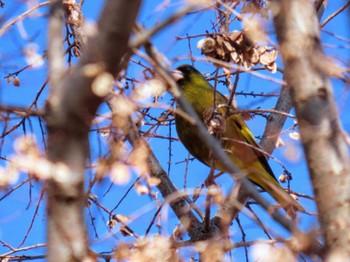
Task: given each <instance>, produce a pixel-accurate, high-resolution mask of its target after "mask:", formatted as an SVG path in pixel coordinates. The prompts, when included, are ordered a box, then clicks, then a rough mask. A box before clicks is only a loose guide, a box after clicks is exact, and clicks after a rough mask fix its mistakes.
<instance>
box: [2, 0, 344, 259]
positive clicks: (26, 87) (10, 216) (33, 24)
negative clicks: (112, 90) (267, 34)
mask: <svg viewBox="0 0 350 262" xmlns="http://www.w3.org/2000/svg"><path fill="white" fill-rule="evenodd" d="M345 2H346V1H345V0H339V1H329V5H328V7H327V10H326V12H325V14H324V15H323V18H322V20H324V19H325V18H326V17H328V16H329V15H330V14H332V13H333V12H334V11H335V10H337V9H338V8H339V7H341V6H342V5H343V4H344V3H345ZM163 3H165V1H159V0H156V1H155V0H148V1H144V3H143V6H142V9H141V13H140V15H139V18H138V22H139V23H140V24H141V25H143V26H144V27H145V28H152V26H154V25H155V24H157V23H159V22H161V21H162V20H163V19H165V18H166V17H168V16H169V15H171V14H173V13H174V12H175V11H176V10H178V9H179V8H180V7H181V5H182V4H183V1H170V4H169V5H168V6H166V8H160V6H161V4H163ZM102 4H103V1H91V0H86V1H85V5H84V9H83V12H84V15H85V16H86V18H87V21H88V22H92V21H95V20H96V18H97V17H98V15H99V11H100V9H101V7H102ZM27 9H28V6H27V5H26V4H25V3H22V2H20V1H13V2H8V1H6V8H5V9H3V10H1V13H0V18H2V19H0V28H1V27H2V26H3V25H4V24H5V23H6V22H7V21H9V20H11V19H12V18H14V17H16V16H18V15H19V14H21V13H23V12H24V11H25V10H27ZM47 12H48V9H47V7H42V8H40V9H39V10H38V11H37V12H35V16H33V17H30V18H26V19H24V20H23V23H22V25H14V26H12V27H11V28H10V29H9V30H8V31H7V32H6V33H5V34H4V35H3V36H1V44H0V70H1V71H0V72H1V77H0V102H1V104H2V105H10V106H22V107H28V106H29V105H30V104H31V102H32V101H33V99H34V97H35V96H36V94H37V92H38V89H39V88H40V87H41V86H42V85H43V83H44V82H45V80H46V77H47V71H46V69H47V63H46V62H45V64H44V65H43V66H42V67H40V68H36V69H28V70H25V71H23V72H21V73H20V74H18V78H19V80H20V83H21V84H20V86H19V87H15V86H13V85H12V83H7V82H6V79H5V77H7V76H9V74H11V73H13V72H16V71H17V70H19V69H21V68H22V67H24V66H26V65H27V62H26V60H25V59H24V56H23V53H24V51H25V49H26V48H27V47H28V44H32V43H35V44H36V45H37V48H38V50H37V53H38V54H43V52H44V50H45V49H46V44H47V19H46V16H45V15H46V14H47ZM346 15H347V16H346ZM322 20H321V21H322ZM213 21H215V16H214V13H213V11H212V10H209V11H206V12H201V13H196V14H192V15H187V16H185V17H184V18H183V19H181V20H179V21H177V22H176V23H175V24H173V25H171V26H168V27H167V28H165V29H164V30H163V31H161V32H160V33H158V34H157V35H156V36H154V37H153V38H152V42H153V44H154V45H155V47H156V48H157V49H158V50H159V51H160V52H161V53H163V54H164V55H165V56H166V57H167V58H168V60H169V61H170V62H171V63H172V66H173V68H175V67H176V66H178V65H180V64H183V63H190V60H189V59H188V55H189V43H188V41H187V40H177V39H176V36H186V34H188V35H190V36H194V35H199V34H204V33H205V32H206V31H209V32H213V29H212V23H213ZM349 24H350V21H349V10H348V12H344V13H343V14H342V15H340V16H338V17H336V18H335V19H333V20H332V21H331V22H329V23H328V24H327V25H326V26H325V27H324V28H323V29H324V30H325V32H322V42H323V44H324V50H325V52H326V53H327V54H328V55H330V56H332V57H333V58H335V59H336V60H339V61H340V63H344V64H347V65H349V58H350V54H349V53H350V52H349V48H350V30H349ZM270 28H271V27H270ZM231 29H232V30H240V29H241V26H240V25H239V24H238V23H234V24H233V26H232V28H231ZM326 31H327V32H326ZM331 34H335V35H337V36H341V37H342V38H345V39H346V41H344V40H342V39H338V38H337V37H334V36H333V35H331ZM272 38H274V36H272ZM199 39H200V38H193V39H191V40H190V46H191V50H192V52H193V55H194V56H195V57H201V58H203V56H202V55H201V54H200V51H199V50H197V49H196V43H197V41H198V40H199ZM134 59H135V60H139V59H140V58H138V57H134ZM320 63H322V61H320ZM195 65H196V67H197V68H198V69H199V70H200V71H202V72H203V73H212V72H213V71H214V67H213V66H212V65H211V64H210V63H208V62H201V61H199V62H196V63H195ZM141 70H142V68H141V67H139V66H137V65H135V64H133V63H131V65H130V68H129V69H128V76H129V77H134V78H136V79H137V80H140V81H142V80H143V76H142V71H141ZM264 74H265V75H269V76H272V77H275V78H278V79H281V74H279V73H277V74H275V75H271V74H269V73H267V72H264ZM332 84H333V87H334V94H335V98H336V101H337V103H338V106H339V114H340V117H341V121H342V123H343V126H344V129H345V130H346V131H347V132H349V131H350V118H349V117H348V116H347V114H348V113H347V112H349V111H350V102H349V101H350V100H349V86H346V85H345V84H344V83H343V82H341V81H340V80H335V79H333V80H332ZM48 88H49V87H48V86H47V87H46V88H44V91H43V93H42V95H41V96H40V97H39V100H38V103H37V105H38V107H39V108H42V107H43V105H44V103H45V98H46V96H47V93H48ZM219 88H220V91H222V92H223V93H227V90H225V88H224V87H223V86H219ZM237 91H244V92H251V91H254V92H255V93H261V92H263V93H274V94H278V91H279V85H278V84H276V83H272V82H270V81H266V80H262V79H259V78H257V77H254V76H251V75H249V74H245V75H244V76H242V77H241V79H240V82H239V85H238V89H237ZM170 98H171V97H170V95H169V94H166V95H164V97H163V99H162V100H161V103H164V104H168V103H169V100H170ZM237 99H238V104H239V106H240V107H241V108H247V109H255V108H257V107H261V108H267V109H269V108H271V107H273V106H274V103H275V101H276V98H266V99H265V98H261V97H257V98H252V97H246V96H238V98H237ZM106 110H107V108H106V106H104V105H102V106H101V108H100V110H99V112H100V113H104V112H106ZM163 111H164V110H162V109H152V113H153V114H154V115H155V116H158V115H160V114H161V113H162V112H163ZM292 113H293V114H294V112H292ZM18 121H19V119H13V120H11V121H9V122H8V123H9V125H10V126H11V125H14V124H15V123H17V122H18ZM25 123H26V125H25V131H26V132H28V133H34V134H35V135H36V138H37V141H38V142H39V143H41V141H42V139H43V137H42V135H41V128H40V125H39V123H38V121H37V119H36V118H32V119H30V120H26V122H25ZM248 125H249V127H250V128H251V130H252V131H253V133H254V134H255V135H256V136H260V135H261V134H262V132H263V130H264V127H265V119H264V118H262V117H259V116H256V117H255V118H254V119H252V120H251V121H249V122H248ZM292 125H293V120H288V121H287V123H286V125H285V128H284V129H285V130H287V129H288V128H289V127H291V126H292ZM4 128H5V126H4V123H3V122H0V129H1V130H3V129H4ZM147 128H148V127H144V130H146V129H147ZM170 132H171V135H172V136H173V137H177V134H176V131H175V128H174V126H172V128H171V130H170V129H169V127H168V126H164V127H160V128H159V129H158V130H157V134H159V135H168V134H169V133H170ZM23 133H24V128H23V125H22V126H20V127H19V128H18V129H17V130H15V131H14V132H13V133H12V134H10V135H9V136H8V137H6V139H4V140H3V146H2V149H1V157H4V158H8V157H9V156H10V155H11V154H13V149H12V143H13V141H14V139H15V138H16V137H17V136H19V135H23ZM281 137H282V139H283V140H284V141H285V143H286V146H285V147H282V148H278V149H276V150H275V152H274V156H275V157H276V158H277V159H279V160H280V161H281V162H283V164H284V165H285V166H287V168H288V170H289V171H291V172H292V174H293V178H294V180H293V181H292V189H293V190H296V191H299V192H301V193H305V194H312V193H311V185H310V181H309V177H308V171H307V167H306V164H305V161H304V160H303V152H302V148H301V146H300V144H299V142H298V141H295V140H292V139H291V138H290V137H289V132H286V133H285V134H283V135H282V136H281ZM106 143H107V142H106V137H101V135H100V134H96V133H94V132H92V133H91V146H92V159H93V160H94V159H95V157H96V156H97V155H98V152H99V151H98V149H99V148H101V150H102V151H105V150H106V149H107V147H106ZM149 143H150V144H151V146H152V149H153V150H154V152H155V154H156V156H157V157H158V159H159V161H160V162H161V164H162V166H163V167H164V168H165V169H166V170H167V169H168V162H169V161H171V162H172V163H173V164H171V167H170V168H171V171H170V176H171V178H172V179H173V180H174V182H175V184H176V185H177V186H178V187H179V188H183V185H184V179H183V175H184V172H185V168H186V165H185V163H178V162H182V161H183V160H184V159H185V158H186V157H187V151H186V150H185V149H184V147H183V146H182V145H181V144H180V143H179V142H173V143H171V147H172V156H171V158H169V154H168V148H169V146H170V144H169V142H168V141H167V140H165V139H156V138H152V139H150V140H149ZM101 145H102V146H101ZM41 147H42V148H43V145H42V144H41ZM288 150H289V151H288ZM290 150H294V151H290ZM291 152H292V154H294V156H296V157H298V158H291V157H288V154H291ZM270 164H271V167H272V169H273V170H274V172H275V174H276V175H277V176H278V175H279V174H281V172H282V168H281V167H280V166H279V165H278V164H277V163H276V162H274V161H272V160H271V161H270ZM0 165H2V166H4V165H6V161H4V160H0ZM208 171H209V169H208V168H207V167H206V166H204V165H203V164H201V163H199V162H198V161H196V160H195V161H192V162H191V163H190V164H189V170H188V178H187V187H188V188H195V187H197V186H199V185H200V184H201V183H202V182H203V180H204V179H205V178H206V176H207V174H208ZM87 175H88V177H89V175H91V171H88V172H87ZM26 178H27V176H26V175H25V174H22V176H21V180H22V179H26ZM134 179H136V175H135V174H134V175H133V180H134ZM19 183H20V182H18V183H16V184H15V185H13V186H16V185H18V184H19ZM218 183H220V184H222V186H223V190H225V191H228V190H229V189H230V187H231V186H232V184H233V181H232V180H231V179H230V178H229V177H228V176H227V175H226V176H222V177H221V178H220V179H218ZM41 186H42V183H40V182H36V181H32V182H31V183H30V184H29V183H26V184H25V185H23V186H22V187H21V188H19V189H17V190H16V191H14V193H12V194H11V195H10V196H8V197H6V198H4V199H3V200H1V198H2V196H4V195H5V194H6V192H8V191H0V200H1V201H0V210H1V212H0V240H3V241H5V242H6V243H8V244H11V245H12V246H14V247H17V246H18V245H19V243H20V242H21V241H22V240H23V236H24V235H25V232H27V230H28V228H29V227H30V224H31V221H32V219H33V214H34V212H35V210H36V204H37V203H38V201H39V199H40V194H41ZM109 186H110V181H109V180H108V179H105V180H104V181H102V183H101V184H99V185H98V186H97V187H95V189H94V191H93V193H94V194H96V195H97V196H98V199H99V201H101V203H103V204H104V205H105V206H106V207H108V208H109V209H112V208H113V207H114V206H115V205H116V203H117V202H118V201H119V200H120V199H121V197H122V196H123V195H124V194H125V192H126V191H127V189H128V188H129V187H130V184H129V185H126V186H113V187H112V189H111V190H110V191H109V193H108V194H106V196H104V194H105V193H106V190H107V189H108V188H109ZM154 190H155V189H154ZM264 195H266V194H264ZM266 196H267V195H266ZM267 197H268V196H267ZM301 203H302V204H303V205H304V206H305V207H306V208H307V210H308V211H311V212H315V210H316V209H315V206H314V204H313V203H312V202H311V201H309V200H304V199H302V200H301ZM44 205H45V201H44V200H43V201H42V202H41V204H40V207H39V209H38V214H37V215H36V217H35V221H34V223H33V226H32V229H31V230H30V233H29V235H28V238H27V240H26V242H25V244H24V246H29V245H34V244H36V243H44V242H45V219H46V213H45V212H46V211H45V208H44ZM199 205H200V204H199ZM255 209H256V210H257V212H258V213H259V217H260V218H261V219H262V220H263V221H264V222H265V223H266V224H268V225H271V227H272V228H274V230H273V231H275V232H278V233H279V234H282V235H284V236H286V235H288V234H287V233H286V232H285V231H284V230H281V228H280V227H279V226H278V225H276V223H274V222H273V221H271V219H270V218H269V217H268V215H266V214H265V213H264V212H260V211H261V209H260V208H259V207H256V208H255ZM155 211H156V206H155V203H154V201H151V200H150V198H149V197H148V196H139V195H137V194H136V193H135V191H134V190H131V192H130V193H129V194H128V195H127V196H126V198H125V200H124V201H123V202H122V203H121V205H120V206H119V207H118V209H117V210H116V211H115V213H117V214H123V215H132V216H133V217H137V218H136V219H135V221H134V222H132V223H131V224H130V226H131V227H132V228H133V229H134V230H135V231H136V232H137V233H138V234H140V235H143V234H144V232H145V228H146V227H147V226H148V224H149V223H150V220H151V219H152V216H153V214H154V213H155ZM91 212H92V213H93V215H94V217H95V218H96V220H95V223H96V228H97V231H98V234H99V238H95V237H94V235H95V234H94V231H93V227H92V226H91V221H90V219H89V216H88V215H87V217H88V219H87V225H88V227H89V232H90V235H91V243H92V247H93V249H94V250H95V251H98V252H101V251H109V250H111V248H112V247H114V246H115V243H116V241H119V240H125V239H128V238H125V237H123V236H121V235H120V234H119V233H117V234H115V238H114V237H111V236H110V234H109V233H108V231H107V230H108V229H107V227H106V226H105V225H106V218H107V216H106V215H105V214H103V215H101V213H100V211H99V210H98V209H97V208H96V207H95V206H93V205H92V208H91ZM166 213H167V212H166V211H164V216H165V215H166ZM240 217H241V219H242V225H243V226H244V227H245V230H246V233H247V240H248V241H249V240H254V239H260V238H264V239H266V236H265V234H264V233H263V232H262V230H261V229H259V226H257V225H256V224H255V223H254V222H252V221H251V220H249V219H247V218H246V217H245V216H244V215H241V216H240ZM167 220H168V222H167V223H163V225H164V227H163V228H162V233H163V234H165V235H168V234H171V232H172V230H173V229H174V227H175V226H176V225H177V224H178V220H177V219H176V217H175V216H174V215H173V214H172V212H171V211H170V210H169V209H168V218H167ZM316 223H317V221H316V219H315V217H313V216H307V215H303V216H302V217H301V221H300V226H301V227H302V228H303V229H304V230H308V229H310V227H315V226H316ZM152 233H157V228H156V227H153V229H152ZM231 233H232V236H233V240H234V241H240V240H241V234H240V232H239V230H238V228H237V224H236V223H234V224H233V226H232V227H231ZM130 240H132V239H130ZM8 251H9V250H8V248H6V247H4V246H2V245H0V254H3V253H5V252H8ZM43 253H44V251H43V250H40V249H35V251H33V252H31V253H30V254H32V255H36V254H43ZM27 254H29V253H27ZM243 256H244V250H243V249H237V250H234V251H233V257H234V258H235V260H237V261H240V259H243Z"/></svg>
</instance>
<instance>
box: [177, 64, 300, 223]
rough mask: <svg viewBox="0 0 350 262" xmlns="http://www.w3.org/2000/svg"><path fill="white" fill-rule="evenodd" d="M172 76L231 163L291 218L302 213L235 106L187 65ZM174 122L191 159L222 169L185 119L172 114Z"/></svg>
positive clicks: (180, 67) (179, 68)
mask: <svg viewBox="0 0 350 262" xmlns="http://www.w3.org/2000/svg"><path fill="white" fill-rule="evenodd" d="M174 75H175V78H176V79H177V83H178V85H179V87H180V90H181V92H182V95H183V97H184V98H185V99H186V100H187V102H188V103H189V104H191V105H192V107H193V109H194V110H195V112H196V113H197V115H198V116H199V118H200V119H201V120H202V121H203V123H204V125H205V126H206V127H207V129H208V132H209V133H210V134H212V135H213V136H215V137H216V138H217V139H218V140H219V141H220V143H221V146H222V147H223V149H224V150H225V152H226V153H227V155H228V156H229V158H230V159H231V160H232V162H233V163H234V164H235V165H236V166H237V167H238V168H239V169H240V170H242V172H243V173H244V174H246V176H247V177H248V178H249V179H250V180H251V181H252V182H253V183H255V184H256V185H258V186H260V187H261V188H262V189H264V190H265V191H267V192H268V193H269V194H270V195H272V196H273V197H274V198H275V199H276V200H277V201H278V203H279V204H280V205H281V206H282V207H283V208H284V209H285V210H286V212H287V213H288V214H289V215H290V216H291V217H295V211H301V212H304V208H303V207H302V206H301V205H300V204H299V203H298V202H297V201H296V200H295V199H294V198H292V197H291V196H290V195H289V194H288V193H287V192H286V191H284V190H283V188H282V187H281V186H280V184H279V183H278V181H277V179H276V177H275V176H274V174H273V171H272V170H271V167H270V166H269V164H268V162H267V159H266V156H265V155H264V154H263V151H262V150H261V149H260V147H259V145H258V144H257V142H256V141H255V139H254V136H253V134H252V133H251V131H250V130H249V128H248V126H247V125H246V123H245V122H244V120H243V119H242V117H241V116H240V115H239V114H237V113H235V108H233V107H232V106H231V105H228V99H227V98H226V97H224V96H223V95H222V94H220V93H219V92H217V91H215V90H214V88H213V87H212V86H211V85H210V83H209V82H208V81H207V80H206V79H205V78H204V76H203V75H202V74H201V73H200V72H198V71H197V70H196V69H195V68H194V67H192V66H190V65H181V66H179V67H178V68H177V69H176V70H175V74H174ZM214 97H215V101H214ZM180 109H181V108H180ZM175 123H176V130H177V133H178V136H179V138H180V140H181V142H182V143H183V144H184V146H185V147H186V148H187V150H188V151H189V152H190V153H191V154H192V155H193V156H194V157H195V158H197V159H198V160H199V161H201V162H202V163H204V164H206V165H207V166H210V167H212V168H214V169H218V170H221V171H224V172H225V171H226V170H225V168H224V166H223V165H222V164H221V163H220V161H219V160H215V158H213V157H212V154H211V152H210V149H209V148H208V147H207V146H206V145H205V143H203V142H202V140H201V138H200V137H199V135H198V134H197V132H196V131H195V129H194V128H192V127H191V124H190V123H189V122H188V121H187V120H186V119H185V118H183V117H182V116H181V115H179V114H176V116H175Z"/></svg>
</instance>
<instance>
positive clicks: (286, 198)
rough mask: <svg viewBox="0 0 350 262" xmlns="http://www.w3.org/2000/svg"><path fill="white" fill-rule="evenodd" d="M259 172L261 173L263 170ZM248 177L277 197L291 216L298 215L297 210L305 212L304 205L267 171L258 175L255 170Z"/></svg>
mask: <svg viewBox="0 0 350 262" xmlns="http://www.w3.org/2000/svg"><path fill="white" fill-rule="evenodd" d="M259 171H260V170H259ZM259 171H258V172H259ZM259 173H261V171H260V172H259ZM247 177H248V178H249V179H250V180H251V181H252V182H254V183H255V184H257V185H259V186H260V187H261V188H262V189H264V190H265V191H266V192H268V193H269V194H270V195H271V196H272V197H273V198H274V199H276V200H277V202H278V203H279V204H280V205H281V206H282V208H283V209H284V210H285V211H286V212H287V214H288V215H289V216H290V217H291V218H293V219H294V218H295V217H296V212H297V211H299V212H305V209H304V208H303V206H302V205H301V204H300V203H299V202H298V201H297V200H296V199H294V198H293V197H292V196H291V195H289V194H288V193H287V192H286V191H285V190H284V189H283V188H282V187H281V186H280V184H279V183H278V182H277V181H276V180H275V179H273V178H272V177H271V176H270V175H269V174H268V173H267V172H266V173H265V172H264V174H259V175H258V176H257V174H256V172H254V174H251V175H250V174H248V176H247Z"/></svg>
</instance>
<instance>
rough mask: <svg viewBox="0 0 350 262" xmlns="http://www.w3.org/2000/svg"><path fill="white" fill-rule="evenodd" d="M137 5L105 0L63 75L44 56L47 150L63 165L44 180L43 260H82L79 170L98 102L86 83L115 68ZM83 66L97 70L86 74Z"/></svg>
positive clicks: (84, 247)
mask: <svg viewBox="0 0 350 262" xmlns="http://www.w3.org/2000/svg"><path fill="white" fill-rule="evenodd" d="M58 2H60V1H58ZM139 6H140V1H139V0H130V1H113V0H110V1H107V2H106V4H105V7H104V9H103V12H102V14H101V18H100V19H99V23H98V35H97V34H96V35H94V36H91V37H90V39H88V42H87V44H86V46H85V47H84V48H83V52H82V59H81V61H80V62H79V63H78V64H77V65H76V66H75V67H74V68H73V69H72V70H71V71H70V72H69V73H68V74H67V75H66V77H65V78H63V79H59V81H58V79H57V75H56V73H58V75H59V76H61V74H60V73H61V72H56V71H55V68H60V65H58V67H57V65H52V63H55V62H56V61H57V60H50V64H51V66H50V79H51V80H53V81H52V82H51V92H50V96H49V100H48V103H47V116H46V121H47V128H48V131H49V136H48V150H47V151H48V156H49V158H50V160H51V161H52V162H54V163H63V164H64V165H65V166H66V168H67V171H66V172H67V174H65V176H64V178H66V179H60V180H59V179H58V178H57V179H56V177H55V176H53V179H52V180H51V181H50V182H49V183H47V194H48V230H47V232H48V260H49V261H83V260H85V258H86V257H87V244H88V239H87V234H86V230H85V224H84V215H83V214H84V213H83V209H84V207H85V202H86V197H85V196H84V178H85V171H84V170H85V163H86V159H87V157H88V154H89V143H88V132H89V128H90V123H91V119H92V118H93V116H94V114H95V112H96V110H97V107H98V106H99V104H100V102H101V101H102V99H101V97H98V96H96V95H95V93H94V92H93V90H92V88H91V86H92V83H93V81H94V80H95V79H96V77H98V74H99V73H101V72H107V73H109V74H112V75H115V74H116V73H117V72H116V68H117V66H118V64H119V63H120V61H121V59H122V56H123V55H124V54H125V53H126V52H127V50H128V42H129V37H130V33H131V30H132V27H133V25H134V22H135V18H136V15H137V12H138V9H139ZM53 19H54V17H53ZM56 37H58V38H60V37H61V36H57V35H56ZM54 47H55V46H54V45H51V46H50V47H49V48H54ZM55 50H57V48H56V49H55ZM60 53H62V52H60V51H58V54H60ZM56 55H57V54H56ZM58 61H59V59H58ZM88 66H92V67H88ZM87 68H90V69H91V68H93V69H95V72H97V73H91V71H90V73H89V72H88V70H86V69H87ZM58 71H59V70H58Z"/></svg>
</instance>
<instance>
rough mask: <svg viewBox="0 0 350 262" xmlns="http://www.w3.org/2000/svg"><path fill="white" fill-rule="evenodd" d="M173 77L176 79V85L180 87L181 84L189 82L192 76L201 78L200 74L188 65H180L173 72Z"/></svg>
mask: <svg viewBox="0 0 350 262" xmlns="http://www.w3.org/2000/svg"><path fill="white" fill-rule="evenodd" d="M172 74H173V77H174V78H175V79H176V81H177V83H178V84H179V85H180V86H181V83H184V82H186V83H188V82H190V81H191V79H192V78H193V76H195V75H196V76H201V73H200V72H199V71H198V70H197V69H195V68H194V67H193V66H190V65H186V64H185V65H180V66H179V67H177V68H176V69H175V70H173V73H172Z"/></svg>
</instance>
